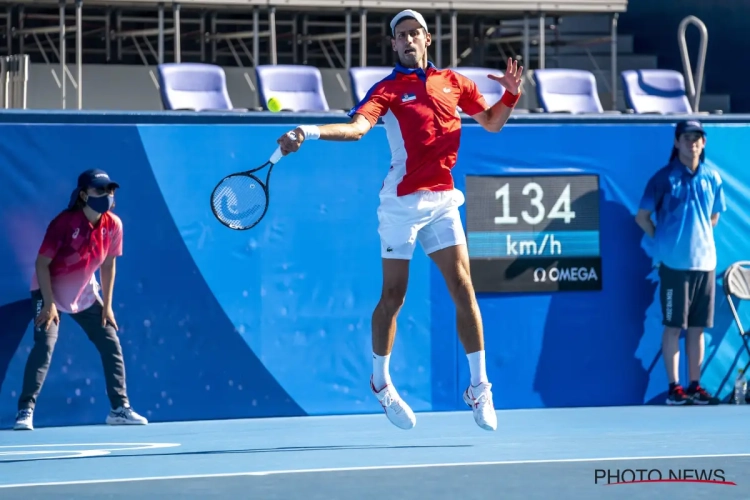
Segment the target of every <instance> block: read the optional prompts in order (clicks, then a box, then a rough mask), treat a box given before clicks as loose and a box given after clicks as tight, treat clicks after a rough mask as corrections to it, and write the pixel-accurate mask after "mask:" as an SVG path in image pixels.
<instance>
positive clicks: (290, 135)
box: [276, 129, 305, 156]
mask: <svg viewBox="0 0 750 500" xmlns="http://www.w3.org/2000/svg"><path fill="white" fill-rule="evenodd" d="M304 140H305V137H304V134H303V133H302V131H301V130H300V129H294V130H292V131H291V132H287V133H286V134H284V135H282V136H281V137H279V139H278V140H277V141H276V143H277V144H278V145H279V146H281V154H282V155H284V156H286V155H288V154H289V153H296V152H297V151H299V148H300V146H302V142H303V141H304Z"/></svg>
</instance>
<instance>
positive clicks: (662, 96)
mask: <svg viewBox="0 0 750 500" xmlns="http://www.w3.org/2000/svg"><path fill="white" fill-rule="evenodd" d="M621 76H622V82H623V85H624V93H625V104H626V105H627V107H628V108H629V109H632V110H633V111H635V112H636V113H659V114H668V113H692V111H693V109H692V106H691V105H690V101H688V98H687V94H686V93H685V79H684V78H683V76H682V74H680V73H679V72H677V71H673V70H665V69H647V70H628V71H623V72H622V73H621Z"/></svg>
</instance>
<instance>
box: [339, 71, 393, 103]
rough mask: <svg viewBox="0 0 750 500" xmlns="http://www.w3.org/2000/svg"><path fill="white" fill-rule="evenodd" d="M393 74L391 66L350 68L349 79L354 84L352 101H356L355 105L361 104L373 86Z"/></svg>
mask: <svg viewBox="0 0 750 500" xmlns="http://www.w3.org/2000/svg"><path fill="white" fill-rule="evenodd" d="M391 73H393V68H392V67H390V66H369V67H366V68H350V69H349V79H350V80H351V84H352V99H354V104H355V105H356V104H359V102H360V101H361V100H362V99H364V98H365V96H366V95H367V92H368V91H369V90H370V89H371V88H372V86H373V85H375V84H376V83H378V82H379V81H380V80H382V79H383V78H385V77H387V76H388V75H390V74H391Z"/></svg>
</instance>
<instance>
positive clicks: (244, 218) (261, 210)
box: [211, 175, 268, 228]
mask: <svg viewBox="0 0 750 500" xmlns="http://www.w3.org/2000/svg"><path fill="white" fill-rule="evenodd" d="M211 203H212V205H213V209H214V213H215V214H216V216H217V217H218V218H219V220H221V221H222V222H224V223H225V224H227V225H228V226H230V227H236V228H249V227H252V226H254V225H255V224H257V223H258V221H260V219H262V218H263V215H265V211H266V207H267V206H268V197H267V195H266V191H265V189H264V187H263V185H262V184H261V183H260V181H258V180H257V179H255V178H254V177H250V176H248V175H233V176H230V177H227V178H226V179H224V180H223V181H222V182H221V183H220V184H219V185H218V186H217V187H216V189H215V190H214V195H213V197H212V199H211Z"/></svg>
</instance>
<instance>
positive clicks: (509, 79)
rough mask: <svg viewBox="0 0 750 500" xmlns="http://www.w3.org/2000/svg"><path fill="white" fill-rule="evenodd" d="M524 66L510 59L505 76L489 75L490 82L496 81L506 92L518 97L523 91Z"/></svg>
mask: <svg viewBox="0 0 750 500" xmlns="http://www.w3.org/2000/svg"><path fill="white" fill-rule="evenodd" d="M522 75H523V66H518V61H516V60H515V59H513V58H511V57H509V58H508V67H507V68H506V69H505V74H504V75H503V76H497V75H487V77H488V78H489V79H490V80H495V81H496V82H498V83H499V84H500V85H502V86H503V88H504V89H505V90H507V91H508V92H510V93H511V94H513V95H518V93H519V92H520V91H521V82H522V81H523V78H522Z"/></svg>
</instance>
